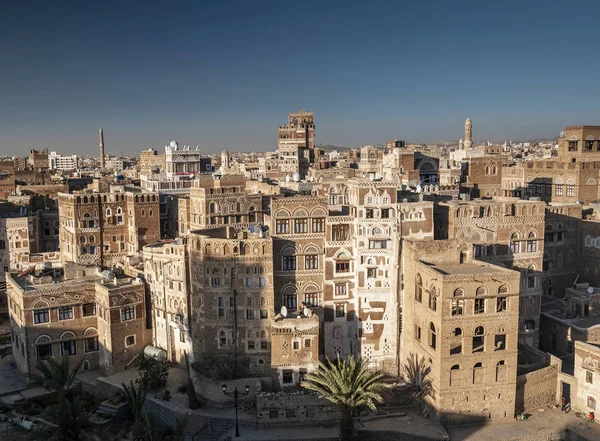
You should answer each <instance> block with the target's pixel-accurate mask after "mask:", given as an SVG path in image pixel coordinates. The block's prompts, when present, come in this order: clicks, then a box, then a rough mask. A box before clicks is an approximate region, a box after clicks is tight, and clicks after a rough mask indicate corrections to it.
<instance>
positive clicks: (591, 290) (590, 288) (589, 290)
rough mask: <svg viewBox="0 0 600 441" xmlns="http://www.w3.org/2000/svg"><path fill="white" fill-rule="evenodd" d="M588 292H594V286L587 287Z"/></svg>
mask: <svg viewBox="0 0 600 441" xmlns="http://www.w3.org/2000/svg"><path fill="white" fill-rule="evenodd" d="M587 291H588V294H594V288H592V287H591V286H590V287H588V290H587Z"/></svg>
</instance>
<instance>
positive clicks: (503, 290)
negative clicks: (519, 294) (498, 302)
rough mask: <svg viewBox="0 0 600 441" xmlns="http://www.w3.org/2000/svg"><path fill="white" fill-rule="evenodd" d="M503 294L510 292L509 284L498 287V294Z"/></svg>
mask: <svg viewBox="0 0 600 441" xmlns="http://www.w3.org/2000/svg"><path fill="white" fill-rule="evenodd" d="M502 294H508V286H506V285H501V286H500V288H498V295H502Z"/></svg>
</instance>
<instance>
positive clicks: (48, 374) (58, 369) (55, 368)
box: [36, 356, 83, 401]
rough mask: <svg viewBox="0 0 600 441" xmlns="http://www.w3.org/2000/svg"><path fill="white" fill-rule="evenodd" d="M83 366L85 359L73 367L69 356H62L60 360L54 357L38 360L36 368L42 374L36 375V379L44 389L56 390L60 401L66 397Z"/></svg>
mask: <svg viewBox="0 0 600 441" xmlns="http://www.w3.org/2000/svg"><path fill="white" fill-rule="evenodd" d="M81 366H83V360H81V361H80V362H79V363H77V365H76V366H75V367H74V368H73V369H71V366H70V363H69V358H68V357H66V356H64V357H62V358H61V359H60V361H56V359H54V358H49V359H47V360H38V361H37V363H36V368H37V370H38V371H40V373H41V375H38V376H37V377H36V381H37V382H38V383H40V384H41V386H42V387H43V388H44V389H47V390H49V391H51V392H54V393H55V394H56V396H57V397H58V400H59V401H60V400H62V399H65V398H66V396H67V391H68V390H69V389H70V388H71V386H72V385H73V381H75V376H76V375H77V374H78V373H79V371H80V370H81Z"/></svg>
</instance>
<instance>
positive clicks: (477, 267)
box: [421, 261, 513, 276]
mask: <svg viewBox="0 0 600 441" xmlns="http://www.w3.org/2000/svg"><path fill="white" fill-rule="evenodd" d="M421 263H422V264H424V265H427V266H429V267H430V268H431V269H433V270H435V271H436V272H438V273H440V274H442V275H445V276H455V275H465V276H467V275H473V274H497V273H511V272H513V271H512V270H509V269H506V268H502V267H500V266H496V265H490V264H487V263H481V262H477V263H455V264H445V263H443V264H434V263H427V262H424V261H421Z"/></svg>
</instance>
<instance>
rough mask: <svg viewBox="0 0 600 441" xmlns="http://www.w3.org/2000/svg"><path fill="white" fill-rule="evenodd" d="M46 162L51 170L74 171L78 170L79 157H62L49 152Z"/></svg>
mask: <svg viewBox="0 0 600 441" xmlns="http://www.w3.org/2000/svg"><path fill="white" fill-rule="evenodd" d="M48 162H49V165H50V169H51V170H76V169H77V168H79V156H77V155H71V156H62V155H59V154H58V153H56V152H50V154H49V155H48Z"/></svg>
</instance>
